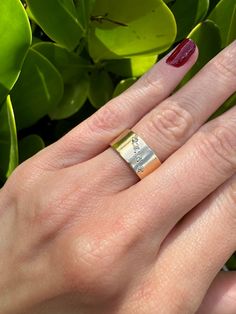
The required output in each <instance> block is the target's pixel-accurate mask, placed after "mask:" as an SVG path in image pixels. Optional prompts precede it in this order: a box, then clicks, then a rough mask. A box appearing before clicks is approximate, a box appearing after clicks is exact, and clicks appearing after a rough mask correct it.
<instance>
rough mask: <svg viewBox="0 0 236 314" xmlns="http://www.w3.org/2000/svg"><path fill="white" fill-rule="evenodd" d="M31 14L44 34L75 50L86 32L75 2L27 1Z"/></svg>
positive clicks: (61, 0)
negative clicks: (79, 18)
mask: <svg viewBox="0 0 236 314" xmlns="http://www.w3.org/2000/svg"><path fill="white" fill-rule="evenodd" d="M27 4H28V5H29V9H30V12H31V13H32V15H33V16H34V18H35V19H36V20H37V23H38V24H39V25H40V27H41V28H42V29H43V30H44V32H45V33H46V34H47V35H48V36H49V37H50V38H51V39H53V40H54V41H56V42H57V43H59V44H61V45H62V46H64V47H66V48H68V49H69V50H73V49H75V48H76V47H77V46H78V45H79V42H80V39H81V37H83V36H84V33H85V30H84V28H83V26H82V25H81V23H80V21H79V20H78V16H77V11H76V8H75V6H74V2H73V0H53V1H52V0H47V1H41V0H27Z"/></svg>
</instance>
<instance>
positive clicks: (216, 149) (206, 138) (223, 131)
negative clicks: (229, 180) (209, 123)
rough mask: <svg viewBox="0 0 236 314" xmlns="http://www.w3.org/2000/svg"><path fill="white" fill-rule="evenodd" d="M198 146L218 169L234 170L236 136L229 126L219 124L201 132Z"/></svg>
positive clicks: (235, 164) (235, 168)
mask: <svg viewBox="0 0 236 314" xmlns="http://www.w3.org/2000/svg"><path fill="white" fill-rule="evenodd" d="M198 148H199V149H200V153H202V154H203V155H204V157H206V158H207V159H208V160H209V161H210V162H211V164H212V165H213V166H214V167H215V168H217V170H218V171H221V170H223V171H224V173H225V170H226V169H227V170H229V171H230V172H232V170H234V171H235V170H236V156H235V152H236V137H235V132H233V129H231V128H230V127H228V126H224V125H220V126H216V127H214V128H213V129H212V130H211V131H208V130H207V132H206V133H205V132H204V134H201V138H200V140H199V143H198ZM222 166H223V167H222Z"/></svg>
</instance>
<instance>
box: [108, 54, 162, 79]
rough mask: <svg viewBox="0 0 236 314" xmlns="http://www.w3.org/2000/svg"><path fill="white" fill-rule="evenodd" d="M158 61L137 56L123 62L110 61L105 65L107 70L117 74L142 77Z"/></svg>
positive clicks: (153, 57) (155, 57)
mask: <svg viewBox="0 0 236 314" xmlns="http://www.w3.org/2000/svg"><path fill="white" fill-rule="evenodd" d="M156 61H157V55H154V56H135V57H132V58H124V59H121V60H109V61H107V62H106V64H105V69H106V70H107V71H109V72H113V73H115V74H118V75H121V76H124V77H130V76H141V75H143V74H144V73H145V72H147V71H148V70H149V69H150V68H151V67H152V66H153V65H154V64H155V63H156Z"/></svg>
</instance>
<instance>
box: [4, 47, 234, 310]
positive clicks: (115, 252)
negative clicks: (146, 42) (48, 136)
mask: <svg viewBox="0 0 236 314" xmlns="http://www.w3.org/2000/svg"><path fill="white" fill-rule="evenodd" d="M182 46H183V45H182ZM182 46H181V47H180V48H178V52H177V53H175V60H174V61H173V58H171V59H172V61H170V58H169V59H168V61H169V63H166V60H167V57H165V58H164V59H162V60H161V61H160V62H159V63H158V64H156V65H155V66H154V67H153V68H152V69H151V70H150V71H149V72H148V73H146V74H145V75H144V76H143V77H142V78H141V79H140V80H139V81H137V82H136V83H135V84H134V85H133V86H132V87H130V88H129V89H128V90H127V91H126V92H124V93H123V94H122V95H120V96H118V97H116V98H114V99H112V100H111V101H109V102H108V103H107V104H106V105H105V106H104V107H103V108H101V109H100V110H99V111H98V112H97V113H95V114H94V115H93V116H91V117H90V118H89V119H87V120H86V121H84V122H83V123H81V124H80V125H78V126H77V127H76V128H75V129H74V130H72V131H71V132H70V133H68V134H67V135H66V136H64V137H63V138H62V139H60V140H59V141H58V142H56V143H55V144H53V145H51V146H49V147H47V148H46V149H44V150H43V151H41V152H40V153H38V154H37V155H35V156H34V157H33V158H31V159H30V160H28V161H26V162H25V163H23V164H22V165H21V166H19V167H18V168H17V169H16V170H15V172H14V173H13V174H12V176H11V177H10V178H9V180H8V181H7V183H6V184H5V186H4V187H3V189H2V190H1V192H0V209H1V214H0V237H1V242H0V256H1V258H0V273H1V283H0V313H2V314H13V313H14V314H18V313H24V314H26V313H27V314H28V313H34V314H39V313H40V314H41V313H43V314H47V313H48V314H53V313H56V314H65V313H67V314H72V313H73V314H74V313H80V314H93V313H94V314H95V313H96V314H100V313H101V314H134V313H137V314H157V313H158V314H180V313H181V314H190V313H196V311H198V310H199V311H198V313H201V314H203V313H207V314H213V313H214V314H232V313H235V312H236V276H235V274H233V273H231V274H230V273H220V274H218V272H219V271H220V269H221V267H222V266H223V265H224V263H225V262H226V260H227V259H228V258H229V257H230V255H231V254H232V253H233V252H234V250H235V249H236V176H235V169H236V127H235V126H236V107H235V108H233V109H231V110H230V111H228V112H227V113H225V114H223V115H222V116H220V117H218V118H216V119H214V120H212V121H210V122H208V123H206V124H204V123H205V121H206V120H207V119H208V118H209V116H210V115H211V114H212V113H213V112H214V111H216V109H217V108H218V107H219V106H220V105H221V104H222V103H223V102H224V101H225V100H226V99H227V98H228V97H229V96H230V95H231V94H233V93H234V92H235V90H236V42H234V43H233V44H231V45H230V46H229V47H228V48H226V49H225V50H224V51H222V52H221V53H220V54H219V55H218V56H217V57H216V58H214V59H213V60H212V61H211V62H209V64H207V65H206V66H205V67H204V68H203V69H202V70H201V71H200V72H199V73H198V74H197V75H196V76H195V77H194V78H193V79H192V80H191V81H190V82H189V83H187V85H185V86H184V87H182V88H181V89H180V90H178V91H177V92H176V93H174V94H172V95H171V96H169V95H170V94H171V93H172V92H173V90H174V89H175V88H176V86H177V85H178V83H179V82H180V80H181V79H182V78H183V76H184V75H185V74H186V72H187V71H188V70H189V68H190V67H191V66H192V65H193V64H194V62H195V61H196V59H197V54H198V52H197V49H196V50H194V45H193V44H192V43H191V42H189V41H186V42H185V46H184V47H182ZM179 50H180V51H179ZM176 58H177V59H178V58H179V60H177V59H176ZM180 59H181V60H180ZM176 60H177V62H176ZM180 61H181V62H180ZM203 124H204V125H203ZM126 128H132V129H133V130H134V131H135V132H136V133H137V134H139V135H140V136H141V137H142V138H143V139H144V140H145V141H146V143H148V144H149V145H150V147H152V149H153V150H154V151H155V152H156V154H157V156H158V157H159V158H160V160H161V161H162V162H163V164H162V165H161V166H160V167H159V168H158V169H157V170H156V171H154V172H153V173H152V174H150V175H148V176H147V177H146V178H144V179H143V180H142V181H140V182H138V179H137V176H136V175H135V174H134V173H133V172H132V170H131V169H130V168H129V167H128V166H127V165H126V163H125V162H124V161H123V160H122V159H121V158H120V156H118V154H116V153H115V152H114V151H113V149H112V148H109V143H110V142H111V141H112V140H113V139H114V138H116V137H117V136H118V135H119V134H120V133H121V132H122V131H123V130H124V129H126ZM209 287H210V288H209ZM199 307H200V308H199Z"/></svg>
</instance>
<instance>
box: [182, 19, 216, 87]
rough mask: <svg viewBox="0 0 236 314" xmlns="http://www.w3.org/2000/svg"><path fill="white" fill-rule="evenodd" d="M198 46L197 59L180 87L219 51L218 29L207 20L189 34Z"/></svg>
mask: <svg viewBox="0 0 236 314" xmlns="http://www.w3.org/2000/svg"><path fill="white" fill-rule="evenodd" d="M188 37H189V38H191V39H192V40H193V41H194V42H195V43H196V44H197V46H198V49H199V57H198V60H197V62H196V64H195V65H194V66H193V68H192V69H191V70H190V71H189V72H188V73H187V75H186V76H185V78H184V79H183V80H182V82H181V84H180V86H182V85H184V84H185V83H186V82H187V81H189V80H190V79H191V78H192V77H193V76H194V75H195V74H196V73H197V72H198V71H199V70H200V69H201V68H202V67H203V66H204V65H205V64H206V63H207V62H208V61H210V60H211V59H212V58H213V57H214V56H215V55H217V53H218V52H219V51H220V50H221V39H220V31H219V28H218V27H217V26H216V25H215V24H214V23H213V22H212V21H209V20H206V21H205V22H202V23H199V24H198V25H197V26H196V27H195V28H194V29H193V30H192V32H191V33H190V34H189V36H188Z"/></svg>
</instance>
